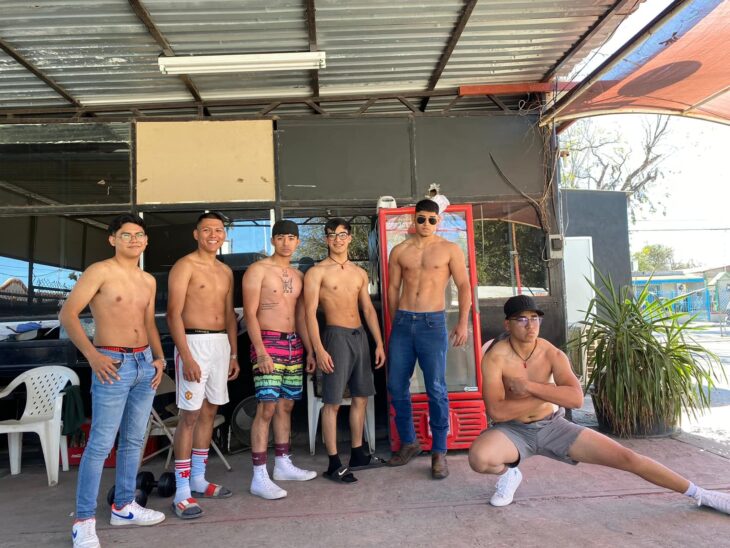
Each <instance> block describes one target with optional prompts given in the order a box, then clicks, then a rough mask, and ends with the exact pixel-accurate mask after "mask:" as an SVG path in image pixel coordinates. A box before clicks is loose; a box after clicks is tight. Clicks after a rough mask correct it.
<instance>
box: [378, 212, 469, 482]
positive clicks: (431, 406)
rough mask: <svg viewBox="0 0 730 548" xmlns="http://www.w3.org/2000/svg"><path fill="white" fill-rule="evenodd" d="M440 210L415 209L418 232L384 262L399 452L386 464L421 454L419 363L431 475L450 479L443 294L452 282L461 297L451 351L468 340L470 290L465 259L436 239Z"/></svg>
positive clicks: (390, 387)
mask: <svg viewBox="0 0 730 548" xmlns="http://www.w3.org/2000/svg"><path fill="white" fill-rule="evenodd" d="M440 220H441V217H440V216H439V205H438V204H437V203H436V202H435V201H433V200H429V199H425V200H421V201H420V202H418V203H417V204H416V213H415V216H414V221H415V229H416V230H415V234H414V235H413V237H411V238H409V239H407V240H406V241H404V242H402V243H400V244H398V245H397V246H395V247H394V248H393V250H392V251H391V253H390V259H389V261H388V276H389V278H388V308H389V312H390V317H391V319H392V327H391V332H390V340H389V345H388V392H389V393H390V401H391V403H392V404H393V408H394V409H395V424H396V427H397V429H398V436H399V437H400V441H401V447H400V449H399V451H398V452H397V453H396V454H395V455H393V457H392V458H391V459H390V460H389V461H388V464H389V465H390V466H402V465H404V464H406V463H408V462H409V461H410V460H411V459H412V458H413V457H414V456H416V455H417V454H419V453H420V452H421V445H420V444H419V442H418V440H417V439H416V431H415V428H414V426H413V408H412V405H411V393H410V379H411V376H412V375H413V370H414V368H415V365H416V360H418V365H419V366H420V368H421V371H422V372H423V378H424V381H425V384H426V393H427V394H428V411H429V424H430V426H431V434H432V440H433V445H432V448H431V477H432V478H434V479H443V478H445V477H447V476H448V475H449V469H448V465H447V463H446V435H447V433H448V428H449V396H448V390H447V387H446V351H447V349H448V345H449V335H448V332H447V330H446V312H445V290H446V284H447V283H448V281H449V278H450V277H453V279H454V283H455V284H456V287H457V289H458V294H459V320H458V323H457V324H456V327H455V328H454V330H453V332H452V334H451V341H452V343H453V345H454V346H461V345H463V344H465V343H466V339H467V323H468V318H469V309H470V307H471V285H470V284H469V277H468V275H467V271H466V261H465V259H464V254H463V253H462V251H461V248H459V246H458V245H456V244H455V243H452V242H449V241H448V240H446V239H444V238H441V237H440V236H438V235H436V230H437V229H438V224H439V221H440Z"/></svg>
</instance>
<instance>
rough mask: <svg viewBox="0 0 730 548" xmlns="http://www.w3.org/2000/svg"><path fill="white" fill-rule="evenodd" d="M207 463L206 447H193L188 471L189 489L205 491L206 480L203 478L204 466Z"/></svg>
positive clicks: (199, 491) (206, 486)
mask: <svg viewBox="0 0 730 548" xmlns="http://www.w3.org/2000/svg"><path fill="white" fill-rule="evenodd" d="M207 464H208V449H195V448H194V447H193V458H192V468H191V471H190V490H191V491H197V492H198V493H205V490H206V489H207V488H208V482H207V481H206V480H205V468H206V465H207Z"/></svg>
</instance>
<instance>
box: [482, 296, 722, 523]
mask: <svg viewBox="0 0 730 548" xmlns="http://www.w3.org/2000/svg"><path fill="white" fill-rule="evenodd" d="M504 314H505V321H504V326H505V329H506V330H507V332H508V333H509V337H508V338H507V339H505V340H501V341H499V342H497V343H495V344H493V345H492V347H490V349H489V351H488V352H487V353H486V354H485V355H484V358H483V359H482V378H483V386H484V388H483V391H484V402H485V403H486V406H487V413H489V416H490V417H491V418H492V420H493V421H494V422H495V423H496V424H494V426H492V427H491V428H489V429H488V430H485V431H484V432H482V434H481V435H480V436H479V437H478V438H477V439H476V440H475V441H474V443H473V444H472V446H471V449H470V450H469V464H470V465H471V468H472V470H474V471H475V472H479V473H482V474H501V477H500V479H499V480H498V481H497V491H496V493H495V495H494V496H493V497H492V500H491V501H490V502H491V503H492V504H493V505H495V506H506V505H507V504H509V503H510V502H512V498H513V496H514V492H515V490H516V489H517V487H518V486H519V484H520V481H522V474H521V473H520V471H519V470H518V469H517V468H516V467H517V465H518V464H519V463H520V461H521V460H522V459H526V458H528V457H531V456H533V455H543V456H545V457H549V458H552V459H555V460H559V461H562V462H566V463H568V464H578V463H579V462H587V463H590V464H601V465H603V466H610V467H611V468H617V469H619V470H625V471H627V472H632V473H634V474H636V475H637V476H640V477H642V478H644V479H645V480H647V481H649V482H651V483H653V484H655V485H658V486H660V487H665V488H667V489H671V490H672V491H676V492H677V493H683V494H685V495H687V496H689V497H692V498H693V499H694V500H695V501H696V502H697V504H698V505H699V504H702V505H705V506H710V507H712V508H715V509H716V510H719V511H721V512H725V513H730V495H728V494H726V493H721V492H719V491H709V490H706V489H703V488H701V487H697V486H696V485H695V484H693V483H692V482H690V481H688V480H686V479H685V478H683V477H682V476H680V475H679V474H677V473H676V472H673V471H672V470H670V469H668V468H666V467H665V466H663V465H661V464H659V463H658V462H656V461H653V460H651V459H650V458H648V457H645V456H643V455H639V454H638V453H635V452H634V451H632V450H631V449H628V448H626V447H624V446H623V445H621V444H619V443H617V442H615V441H613V440H612V439H610V438H607V437H606V436H604V435H603V434H599V433H598V432H595V431H593V430H590V429H587V428H584V427H582V426H579V425H577V424H574V423H572V422H569V421H567V420H566V419H565V418H564V417H563V415H564V414H565V411H564V409H563V408H565V407H567V408H579V407H581V406H582V405H583V391H582V389H581V386H580V382H579V381H578V379H577V378H576V376H575V375H574V374H573V370H572V369H571V367H570V363H569V362H568V357H567V356H566V355H565V354H564V353H563V352H561V351H560V350H558V349H557V348H555V347H554V346H553V345H552V344H550V343H549V342H548V341H546V340H545V339H541V338H539V337H538V335H539V333H540V323H541V320H542V317H543V312H542V311H541V310H540V309H539V308H538V307H537V305H536V304H535V301H534V300H533V299H532V298H531V297H528V296H526V295H518V296H516V297H511V298H509V299H508V300H507V302H506V303H505V305H504Z"/></svg>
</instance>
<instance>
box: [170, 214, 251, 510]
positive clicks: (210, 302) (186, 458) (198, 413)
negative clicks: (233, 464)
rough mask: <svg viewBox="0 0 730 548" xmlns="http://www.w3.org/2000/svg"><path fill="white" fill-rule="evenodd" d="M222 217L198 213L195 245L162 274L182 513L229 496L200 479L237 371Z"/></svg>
mask: <svg viewBox="0 0 730 548" xmlns="http://www.w3.org/2000/svg"><path fill="white" fill-rule="evenodd" d="M224 221H225V217H223V215H221V214H220V213H217V212H215V211H211V212H208V213H203V214H202V215H200V217H198V220H197V223H196V226H195V230H194V231H193V238H195V241H196V242H197V243H198V248H197V249H196V250H195V251H193V252H192V253H190V254H188V255H185V256H184V257H183V258H182V259H180V260H178V261H177V262H176V263H175V265H174V266H173V267H172V270H170V275H169V278H168V284H167V287H168V300H167V324H168V326H169V327H170V335H172V339H173V340H174V341H175V382H176V384H177V402H176V403H177V406H178V408H179V409H180V420H179V422H178V425H177V428H175V441H174V445H175V484H176V491H175V499H174V501H173V503H172V510H173V512H175V515H176V516H177V517H179V518H182V519H194V518H198V517H200V516H202V515H203V510H202V509H201V508H200V505H199V504H198V502H197V500H196V499H197V498H216V499H220V498H228V497H230V496H231V495H232V493H231V491H230V490H229V489H226V488H225V487H223V486H222V485H216V484H215V483H209V482H208V481H207V480H206V479H205V468H206V465H207V463H208V451H209V449H210V440H211V437H212V435H213V421H214V420H215V416H216V413H217V411H218V406H219V405H224V404H226V403H228V381H232V380H234V379H236V377H238V373H239V368H238V355H237V352H236V349H237V348H238V345H237V338H236V337H237V335H238V324H237V322H236V314H235V312H234V311H233V272H232V271H231V269H230V268H229V267H228V266H227V265H225V264H223V263H222V262H221V261H219V260H218V259H217V257H216V256H217V254H218V251H219V250H220V248H221V247H222V246H223V244H224V243H225V241H226V227H225V224H224Z"/></svg>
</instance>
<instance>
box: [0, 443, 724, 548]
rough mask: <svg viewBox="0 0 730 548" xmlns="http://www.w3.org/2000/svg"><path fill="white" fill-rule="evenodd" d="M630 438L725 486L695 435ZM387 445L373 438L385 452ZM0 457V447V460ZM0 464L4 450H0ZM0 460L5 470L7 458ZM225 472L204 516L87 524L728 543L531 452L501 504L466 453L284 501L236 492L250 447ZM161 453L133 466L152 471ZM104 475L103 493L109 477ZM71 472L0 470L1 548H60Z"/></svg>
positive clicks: (318, 539) (135, 535)
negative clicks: (224, 491) (224, 494)
mask: <svg viewBox="0 0 730 548" xmlns="http://www.w3.org/2000/svg"><path fill="white" fill-rule="evenodd" d="M682 438H683V435H680V436H679V438H675V439H672V438H666V439H649V440H647V439H631V440H624V441H623V443H625V445H627V446H629V447H631V448H633V449H635V450H637V451H640V452H642V453H644V454H646V455H648V456H650V457H652V458H655V459H656V460H659V461H660V462H662V463H664V464H666V465H667V466H669V467H671V468H674V469H676V470H678V471H682V472H683V473H684V474H685V475H687V476H688V477H690V478H691V479H692V480H693V481H695V482H696V483H698V484H699V485H702V486H704V487H708V488H713V489H722V490H725V491H728V490H730V462H728V459H727V456H723V455H722V452H723V451H722V449H723V447H721V446H719V445H718V444H717V443H715V442H713V441H712V440H709V439H707V438H701V437H698V436H695V437H694V438H692V437H690V438H689V439H682ZM384 441H385V440H382V442H383V443H382V446H383V447H385V443H384ZM295 449H296V454H295V462H296V463H297V464H299V465H300V466H302V467H309V468H312V469H315V470H318V471H320V472H321V471H322V470H323V469H324V468H325V467H326V462H327V460H326V457H325V455H324V452H323V449H322V448H321V447H318V454H317V455H316V456H314V457H312V456H310V455H309V454H308V451H307V450H306V449H305V448H304V447H303V446H302V447H296V448H295ZM3 457H4V456H3ZM3 461H4V458H3ZM3 461H0V463H1V464H0V466H7V464H6V463H7V461H4V462H3ZM230 462H231V464H232V466H233V471H232V472H226V471H225V469H224V468H223V466H222V464H221V462H220V460H219V459H217V458H216V457H211V459H210V464H209V478H210V479H212V480H214V481H218V482H222V483H224V484H225V485H226V486H228V487H229V488H231V489H232V490H234V496H233V497H232V498H230V499H227V500H220V501H203V507H204V510H205V512H206V514H205V516H204V517H202V518H200V519H198V520H194V521H189V522H183V521H181V520H179V519H177V518H175V517H174V516H172V515H171V511H170V509H169V506H170V503H171V499H162V498H160V497H159V496H157V495H155V494H153V495H151V496H150V499H149V506H151V507H153V508H156V509H158V510H162V511H164V512H165V513H166V514H167V515H168V518H167V519H166V520H165V521H164V522H163V523H162V524H160V525H157V526H154V527H149V528H139V527H137V528H134V527H122V528H119V527H111V526H110V525H109V524H108V519H109V509H108V507H107V506H106V503H105V502H102V503H101V504H100V507H99V513H98V516H97V519H98V524H97V531H98V534H99V538H100V539H101V541H102V543H103V545H105V546H110V545H112V544H114V545H120V546H142V545H146V546H156V547H159V548H162V547H167V546H186V545H189V544H190V543H191V541H193V540H194V544H205V545H206V546H207V547H209V548H213V547H218V546H239V545H242V546H279V545H281V546H373V545H377V544H381V545H382V544H386V545H393V544H402V545H404V546H416V545H425V546H433V545H440V546H513V545H520V546H542V547H545V546H616V545H619V546H660V545H661V546H663V547H667V546H687V545H692V546H730V516H728V515H724V514H720V513H717V512H715V511H712V510H709V509H706V508H697V507H696V506H694V505H693V504H692V503H691V501H690V500H689V499H687V498H685V497H683V496H680V495H676V494H674V493H669V492H667V491H664V490H662V489H659V488H656V487H654V486H653V485H650V484H647V483H646V482H644V481H643V480H641V479H639V478H637V477H634V476H632V475H630V474H627V473H624V472H619V471H613V470H610V469H606V468H602V467H599V466H592V465H579V466H576V467H573V466H569V465H566V464H562V463H558V462H554V461H550V460H547V459H544V458H541V457H536V458H533V459H530V460H528V461H526V462H525V463H523V465H522V466H521V470H522V471H523V474H524V480H523V483H522V485H521V486H520V489H519V490H518V491H517V495H516V497H515V501H514V503H513V504H512V505H510V506H508V507H504V508H494V507H492V506H489V505H488V504H487V501H488V499H489V497H490V496H491V494H492V491H493V487H494V483H495V480H494V478H492V477H483V476H479V475H477V474H475V473H473V472H472V471H471V470H470V469H469V467H468V463H467V457H466V453H464V452H456V453H454V454H451V455H450V456H449V464H450V468H451V476H450V477H449V478H447V479H446V480H443V481H433V480H431V479H430V477H429V466H430V458H429V457H428V456H421V457H419V458H417V459H415V460H414V461H413V462H412V463H410V464H409V465H408V466H406V467H402V468H384V469H378V470H368V471H362V472H359V473H358V474H357V475H358V477H359V480H360V481H359V482H357V483H356V484H353V485H340V484H335V483H332V482H330V481H328V480H325V479H323V478H321V477H318V478H316V479H314V480H312V481H309V482H303V483H297V482H282V485H283V486H284V487H285V488H286V489H287V490H288V491H289V496H288V497H287V498H285V499H282V500H279V501H264V500H262V499H259V498H257V497H253V496H252V495H250V494H249V493H248V486H249V482H250V478H251V465H250V454H249V453H241V454H238V455H234V456H232V457H231V459H230ZM163 466H164V461H163V460H162V459H160V460H156V461H154V462H153V463H152V465H151V466H145V469H149V470H151V471H153V472H154V473H155V474H159V473H160V472H161V471H162V467H163ZM113 473H114V471H113V470H105V471H104V476H103V480H102V487H101V492H102V493H105V492H106V490H107V488H108V487H109V486H110V485H111V484H112V483H113V482H114V477H113ZM75 484H76V470H75V469H72V470H71V471H70V472H66V473H63V472H62V473H61V476H60V481H59V485H58V486H57V487H52V488H49V487H48V486H47V484H46V476H45V470H44V468H43V466H42V464H41V463H39V462H36V463H31V464H29V465H27V466H25V468H24V469H23V471H22V473H21V474H20V475H18V476H10V475H9V472H8V470H7V468H0V493H2V496H0V523H1V524H2V525H1V526H0V531H1V532H2V542H0V544H1V545H2V546H64V545H66V546H69V545H70V526H71V522H72V519H73V511H74V492H75Z"/></svg>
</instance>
